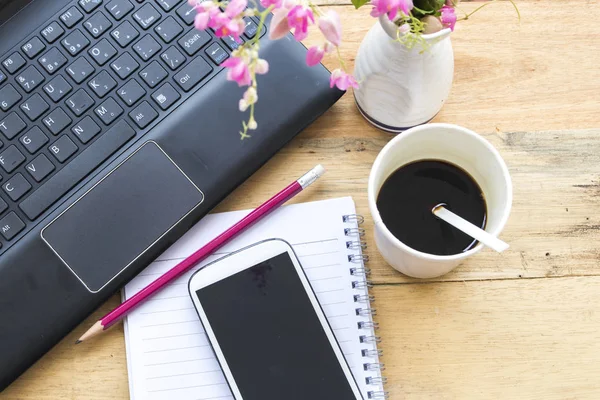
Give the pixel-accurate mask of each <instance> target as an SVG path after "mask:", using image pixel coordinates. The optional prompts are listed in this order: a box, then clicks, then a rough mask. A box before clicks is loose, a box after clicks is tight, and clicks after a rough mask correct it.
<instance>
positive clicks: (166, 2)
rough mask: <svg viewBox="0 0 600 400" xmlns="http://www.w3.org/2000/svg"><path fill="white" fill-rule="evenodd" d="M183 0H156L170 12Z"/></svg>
mask: <svg viewBox="0 0 600 400" xmlns="http://www.w3.org/2000/svg"><path fill="white" fill-rule="evenodd" d="M181 1H182V0H156V2H157V3H158V5H159V6H161V7H162V9H163V10H165V11H166V12H169V11H171V10H172V9H173V7H175V6H176V5H177V4H179V3H181Z"/></svg>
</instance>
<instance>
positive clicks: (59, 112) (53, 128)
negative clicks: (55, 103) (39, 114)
mask: <svg viewBox="0 0 600 400" xmlns="http://www.w3.org/2000/svg"><path fill="white" fill-rule="evenodd" d="M42 121H44V125H46V127H47V128H48V129H49V130H50V132H52V134H53V135H55V136H56V135H58V134H59V133H61V132H62V131H63V130H64V129H65V128H66V127H67V126H69V125H71V122H73V120H71V118H69V116H68V115H67V113H66V112H64V110H63V109H62V108H60V107H58V108H57V109H55V110H54V111H52V112H51V113H50V114H48V115H47V116H46V117H45V118H44V119H43V120H42Z"/></svg>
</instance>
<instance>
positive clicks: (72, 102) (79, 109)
mask: <svg viewBox="0 0 600 400" xmlns="http://www.w3.org/2000/svg"><path fill="white" fill-rule="evenodd" d="M66 104H67V106H68V107H69V108H70V109H71V111H73V114H75V115H76V116H77V117H79V116H81V114H83V113H84V112H86V111H87V110H89V109H90V108H91V107H92V106H93V105H94V99H92V98H91V97H90V95H89V94H87V92H86V91H85V90H83V89H79V90H78V91H76V92H75V94H74V95H73V96H71V97H69V99H68V100H67V101H66Z"/></svg>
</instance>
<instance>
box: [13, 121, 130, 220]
mask: <svg viewBox="0 0 600 400" xmlns="http://www.w3.org/2000/svg"><path fill="white" fill-rule="evenodd" d="M133 137H135V131H134V130H133V129H132V128H131V126H129V124H127V123H126V122H125V121H123V120H121V121H120V122H117V124H116V125H115V126H114V127H112V128H111V129H109V130H108V131H106V132H105V133H104V134H103V135H102V136H100V137H99V138H98V139H97V140H96V141H95V142H94V143H92V144H91V145H90V146H89V147H88V148H87V149H85V150H84V151H82V152H81V154H79V156H77V157H75V158H74V159H73V160H71V162H69V163H68V164H67V165H65V166H64V167H63V168H62V169H61V170H60V171H58V172H57V173H56V174H55V175H54V176H53V177H51V178H50V179H49V180H48V181H47V182H46V183H45V184H43V185H42V186H40V187H39V188H38V189H37V190H36V191H34V192H33V193H31V194H30V195H29V196H28V197H27V198H26V199H25V200H23V202H21V204H19V208H21V210H22V211H23V212H24V213H25V215H27V218H29V219H30V220H32V221H33V220H35V219H36V218H37V217H39V216H40V214H42V213H43V212H44V211H45V210H46V209H47V208H48V207H50V206H51V205H52V204H54V203H55V202H56V200H58V199H59V198H61V197H62V196H63V195H64V194H65V193H67V192H68V191H69V190H71V188H72V187H73V186H75V185H76V184H77V183H78V182H80V181H81V180H82V179H83V178H85V177H86V176H87V175H88V174H89V173H90V172H92V171H93V170H94V169H96V167H98V166H99V165H100V164H101V163H102V162H104V161H105V160H106V159H107V158H108V157H110V156H111V155H112V154H113V153H114V152H116V151H117V150H118V149H120V148H121V147H122V146H123V145H124V144H125V143H127V142H128V141H129V140H131V139H132V138H133Z"/></svg>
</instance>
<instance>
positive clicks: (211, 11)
mask: <svg viewBox="0 0 600 400" xmlns="http://www.w3.org/2000/svg"><path fill="white" fill-rule="evenodd" d="M190 1H196V0H190ZM196 10H197V11H198V14H196V16H195V17H194V26H195V27H196V29H199V30H205V29H206V28H208V27H209V24H210V23H211V19H212V18H214V17H215V16H216V15H217V14H219V7H217V6H216V5H215V4H214V3H213V2H212V1H206V2H204V3H201V4H200V5H197V6H196Z"/></svg>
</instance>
